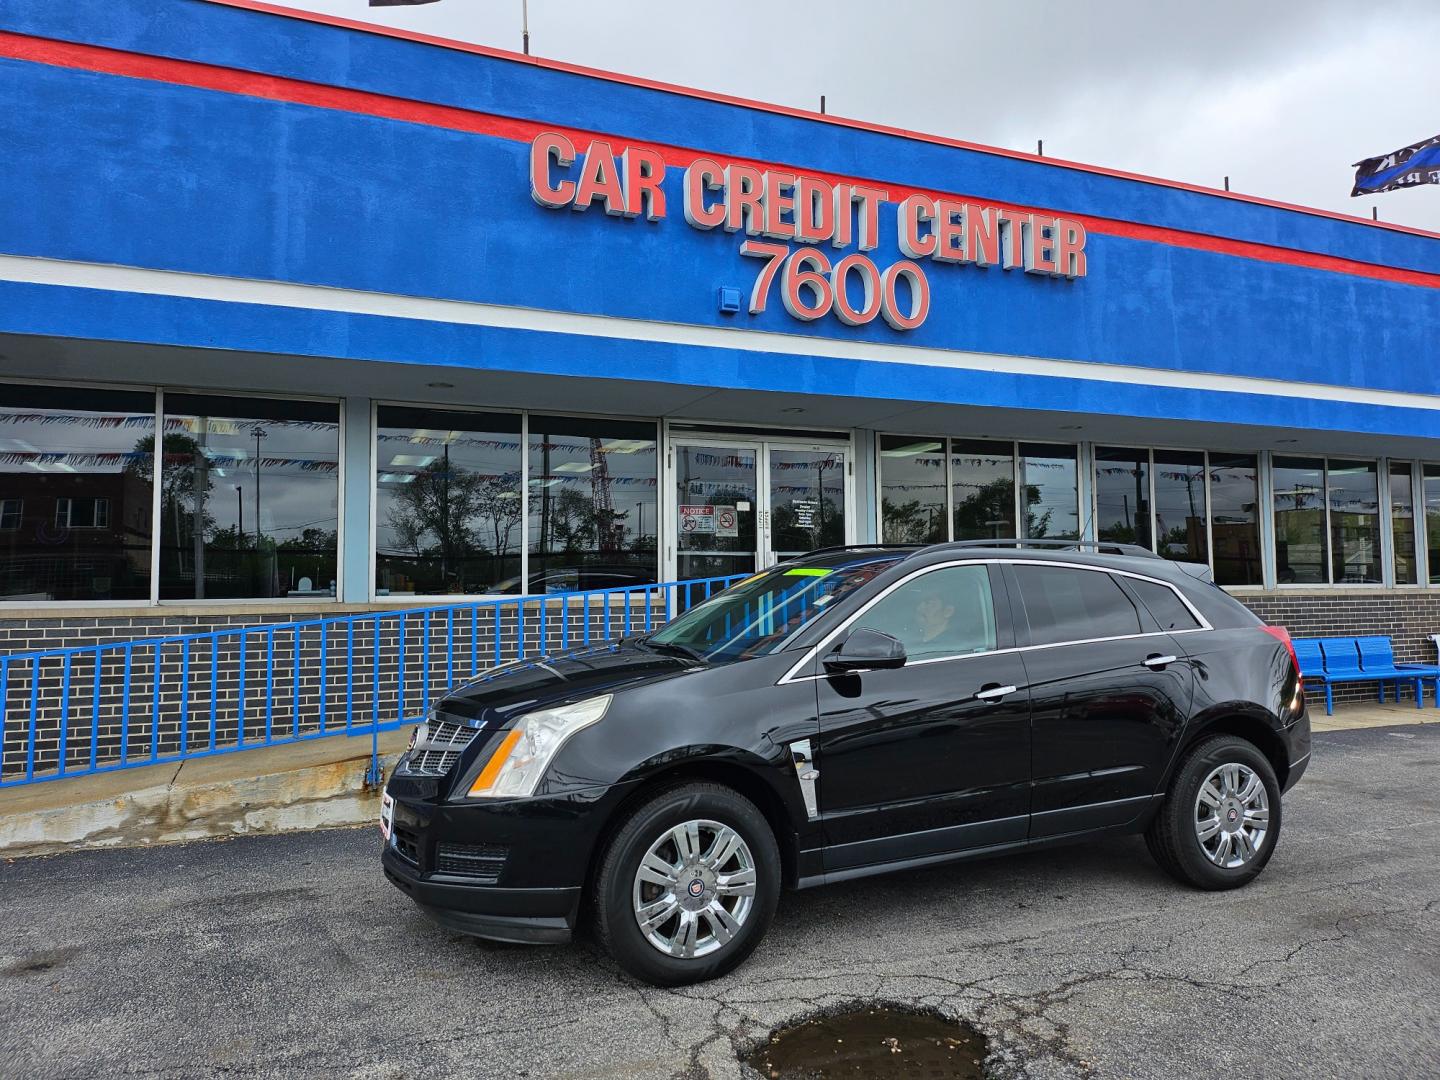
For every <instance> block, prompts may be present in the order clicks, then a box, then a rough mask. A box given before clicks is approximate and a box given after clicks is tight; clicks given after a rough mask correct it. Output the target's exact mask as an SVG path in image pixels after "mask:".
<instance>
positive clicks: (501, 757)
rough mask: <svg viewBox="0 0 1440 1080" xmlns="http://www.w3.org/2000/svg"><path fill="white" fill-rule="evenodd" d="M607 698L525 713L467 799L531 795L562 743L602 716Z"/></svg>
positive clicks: (478, 778) (481, 773)
mask: <svg viewBox="0 0 1440 1080" xmlns="http://www.w3.org/2000/svg"><path fill="white" fill-rule="evenodd" d="M609 707H610V695H609V694H602V695H601V696H600V697H594V698H587V699H586V700H585V701H577V702H576V703H575V704H573V705H561V706H558V707H557V708H554V709H541V710H540V711H538V712H532V713H526V714H525V715H524V716H522V717H520V718H519V719H518V720H516V721H515V726H514V727H513V728H511V729H510V730H509V731H508V732H507V733H506V735H505V738H504V739H502V740H501V741H500V745H499V746H498V747H496V749H495V752H494V753H493V754H491V755H490V760H489V761H487V762H486V763H485V767H484V768H483V769H481V770H480V775H479V776H477V777H476V778H475V783H473V784H471V785H470V796H471V798H477V799H478V798H490V799H499V798H505V799H512V798H517V797H523V796H526V795H533V794H534V793H535V788H536V786H537V785H538V784H539V783H540V778H541V777H542V776H544V775H545V770H546V769H547V768H549V766H550V762H551V761H553V760H554V758H555V755H556V754H557V753H558V752H559V750H560V748H561V747H562V746H564V745H565V741H566V740H567V739H569V738H570V736H571V735H574V734H575V733H576V732H577V731H579V730H581V729H582V728H587V727H589V726H590V725H591V724H593V723H595V722H596V721H597V720H599V719H600V718H601V717H602V716H604V715H605V710H606V709H608V708H609Z"/></svg>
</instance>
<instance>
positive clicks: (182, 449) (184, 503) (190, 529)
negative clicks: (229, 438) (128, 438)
mask: <svg viewBox="0 0 1440 1080" xmlns="http://www.w3.org/2000/svg"><path fill="white" fill-rule="evenodd" d="M160 445H161V447H162V460H163V466H164V467H163V468H162V469H161V480H160V530H161V537H162V544H163V543H164V541H166V540H168V541H169V542H170V543H173V545H174V547H175V550H176V552H177V565H179V566H182V567H183V565H184V561H185V552H186V551H187V550H190V549H195V548H200V547H201V546H202V545H203V543H204V540H205V537H206V536H208V535H209V534H210V533H211V532H213V531H214V528H215V518H214V516H213V515H212V514H211V513H210V511H209V501H210V492H211V491H212V490H214V487H215V481H214V480H213V478H212V477H211V475H210V463H209V460H208V459H207V458H206V457H205V453H204V449H203V448H202V447H201V445H200V443H199V442H198V441H197V440H196V438H195V437H194V436H193V435H189V434H186V433H185V432H179V431H176V432H170V433H169V434H167V435H166V436H165V437H164V438H163V439H162V440H161V441H160ZM154 452H155V436H154V435H146V436H145V437H144V438H142V439H140V440H139V441H138V442H137V443H136V444H135V449H134V452H133V455H132V457H131V459H130V461H129V462H127V463H126V465H125V471H126V472H128V473H130V474H132V475H134V476H137V477H139V478H141V479H144V480H147V481H149V482H150V483H152V484H153V483H154V476H155V473H154V469H153V466H152V468H151V469H150V472H149V476H145V475H144V471H143V470H144V467H143V465H142V464H141V455H151V454H153V453H154ZM201 558H203V555H202V556H199V557H197V559H196V562H197V565H198V564H199V562H200V559H201Z"/></svg>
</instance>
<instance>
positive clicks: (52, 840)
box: [0, 697, 1440, 858]
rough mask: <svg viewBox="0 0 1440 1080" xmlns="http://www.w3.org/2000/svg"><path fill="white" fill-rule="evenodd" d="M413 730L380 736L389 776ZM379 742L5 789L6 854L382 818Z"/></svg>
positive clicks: (1316, 718) (1417, 720)
mask: <svg viewBox="0 0 1440 1080" xmlns="http://www.w3.org/2000/svg"><path fill="white" fill-rule="evenodd" d="M1310 722H1311V724H1312V726H1313V727H1314V729H1315V730H1316V731H1344V730H1350V729H1360V728H1378V727H1391V726H1396V725H1403V724H1422V723H1423V724H1434V723H1440V709H1436V708H1432V707H1427V708H1424V709H1417V708H1415V703H1414V702H1413V701H1402V702H1399V703H1398V704H1397V703H1394V702H1387V703H1385V704H1383V705H1382V704H1380V703H1378V702H1369V703H1366V704H1345V705H1340V706H1337V707H1336V710H1335V715H1334V716H1326V715H1325V707H1324V704H1323V701H1322V702H1321V703H1320V704H1319V705H1318V707H1317V704H1316V701H1315V699H1314V698H1313V697H1312V698H1311V703H1310ZM409 736H410V729H409V728H404V729H402V730H400V731H393V732H389V733H387V734H385V735H382V736H381V738H380V752H381V764H382V765H383V767H384V769H385V774H386V775H387V776H388V775H389V773H390V770H391V769H392V768H393V767H394V765H395V762H396V760H397V759H398V758H399V756H400V753H401V751H403V749H404V747H405V742H406V740H407V739H408V738H409ZM369 758H370V740H369V738H348V737H346V736H344V735H335V736H331V737H329V738H325V739H316V740H313V741H310V742H303V743H294V744H291V745H288V746H273V747H266V748H264V749H259V750H245V751H241V752H239V753H233V754H222V755H219V756H216V757H209V758H196V759H193V760H191V761H187V762H184V763H181V764H173V763H172V764H169V765H150V766H145V767H143V768H138V769H125V770H121V771H119V772H112V773H105V774H102V775H100V776H88V777H78V778H76V779H73V780H54V781H50V782H47V783H42V784H35V785H33V786H27V787H22V788H12V789H9V790H6V791H0V855H3V856H6V857H9V858H15V857H22V856H28V855H50V854H54V853H55V852H59V851H70V850H74V849H76V848H98V847H144V846H148V845H151V844H165V843H173V842H176V841H182V840H198V839H202V838H204V837H213V836H234V835H241V834H245V833H278V832H291V831H295V830H301V829H318V828H328V827H331V826H337V825H356V824H362V823H365V822H369V821H374V820H376V819H377V818H378V817H379V814H380V799H379V794H378V793H377V792H374V791H367V790H365V786H364V775H365V769H366V766H367V765H368V764H369Z"/></svg>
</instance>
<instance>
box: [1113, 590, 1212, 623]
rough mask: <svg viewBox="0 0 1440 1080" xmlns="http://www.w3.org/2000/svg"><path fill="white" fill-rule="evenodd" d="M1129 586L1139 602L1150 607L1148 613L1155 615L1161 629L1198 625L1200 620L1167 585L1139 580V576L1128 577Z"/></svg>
mask: <svg viewBox="0 0 1440 1080" xmlns="http://www.w3.org/2000/svg"><path fill="white" fill-rule="evenodd" d="M1129 581H1130V587H1131V588H1132V589H1134V590H1135V593H1136V595H1137V596H1139V597H1140V602H1141V603H1142V604H1144V605H1145V606H1146V607H1147V608H1149V609H1150V614H1151V615H1153V616H1155V621H1156V622H1157V623H1159V624H1160V629H1161V630H1196V629H1199V627H1200V621H1199V620H1198V619H1196V618H1195V616H1194V615H1192V614H1191V613H1190V609H1189V608H1188V607H1186V606H1185V603H1184V601H1182V600H1181V599H1180V597H1178V596H1176V595H1175V590H1174V589H1172V588H1170V586H1169V585H1161V584H1159V583H1157V582H1154V581H1141V580H1140V579H1139V578H1130V579H1129Z"/></svg>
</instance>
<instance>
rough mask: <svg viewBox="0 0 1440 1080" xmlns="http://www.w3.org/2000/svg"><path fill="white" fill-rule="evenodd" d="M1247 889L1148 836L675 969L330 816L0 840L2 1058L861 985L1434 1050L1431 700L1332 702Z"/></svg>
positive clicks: (357, 1063) (1295, 1041) (222, 1061)
mask: <svg viewBox="0 0 1440 1080" xmlns="http://www.w3.org/2000/svg"><path fill="white" fill-rule="evenodd" d="M1285 811H1286V818H1285V825H1284V830H1285V831H1284V835H1283V838H1282V841H1281V845H1280V848H1279V850H1278V852H1277V853H1276V856H1275V858H1274V860H1273V861H1272V862H1271V864H1270V867H1269V869H1268V870H1267V871H1266V873H1265V874H1264V876H1262V878H1261V879H1260V880H1259V881H1258V882H1257V883H1256V884H1255V885H1252V886H1251V887H1250V888H1248V889H1244V890H1241V891H1239V892H1235V893H1228V894H1203V893H1198V892H1194V891H1190V890H1186V889H1183V888H1181V887H1179V886H1177V885H1174V884H1172V883H1171V882H1170V881H1169V879H1167V878H1165V877H1163V876H1162V875H1161V874H1160V872H1159V870H1157V869H1156V868H1155V866H1154V865H1153V864H1152V863H1151V862H1150V860H1149V858H1148V856H1147V855H1146V853H1145V851H1144V847H1143V844H1142V843H1141V842H1140V841H1139V840H1135V839H1120V840H1114V841H1109V842H1105V843H1101V844H1096V845H1092V846H1089V847H1082V848H1070V849H1065V850H1061V851H1051V852H1046V853H1036V854H1032V855H1023V856H1016V857H1010V858H1005V859H996V860H993V861H988V862H983V863H975V864H970V865H962V866H958V867H949V868H941V869H934V870H928V871H921V872H913V873H909V874H903V875H898V876H892V877H888V878H879V879H873V880H870V881H864V882H857V883H852V884H847V885H840V886H833V887H830V888H828V889H821V890H816V891H812V892H808V893H800V894H793V895H790V896H787V897H785V898H784V899H782V901H781V906H780V913H779V916H778V918H777V920H776V924H775V926H774V928H773V929H772V930H771V933H770V936H769V938H768V939H767V940H766V941H765V942H764V943H763V944H762V945H761V947H760V950H759V951H758V953H757V954H756V955H755V956H754V957H753V958H752V959H751V961H750V962H749V963H748V964H747V965H745V966H744V967H742V968H741V969H740V970H739V971H738V972H737V973H735V974H732V975H731V976H729V977H727V978H725V979H723V980H720V981H718V982H715V983H710V984H707V985H703V986H698V987H691V988H687V989H683V990H678V991H662V990H655V989H651V988H648V987H642V986H639V985H637V984H635V983H634V982H632V981H630V980H628V979H627V978H625V977H623V976H621V975H620V974H619V973H618V972H617V971H616V969H615V968H614V967H613V966H612V965H611V964H610V963H609V961H608V960H606V959H605V958H604V957H603V956H602V955H601V954H599V953H598V952H597V951H596V950H595V949H594V947H593V946H590V945H585V944H581V945H577V946H574V947H569V948H553V949H530V948H524V947H519V946H491V945H485V944H482V943H478V942H475V941H470V940H466V939H463V938H459V937H454V936H451V935H449V934H447V933H445V932H444V931H442V930H440V929H438V928H437V927H435V926H433V925H432V924H431V923H430V922H428V921H427V920H426V919H425V918H424V917H423V916H422V915H421V914H420V913H419V912H418V910H416V909H415V908H414V907H413V906H412V905H411V904H410V902H409V901H408V900H407V899H406V898H405V897H404V896H402V895H401V894H400V893H399V892H398V891H396V890H395V889H394V888H392V887H391V886H390V885H389V884H388V883H387V882H385V880H384V879H383V878H382V877H381V874H380V871H379V867H378V864H377V859H376V855H377V851H376V848H377V845H378V843H379V839H378V832H377V831H376V830H374V829H364V830H359V829H348V830H335V831H327V832H317V833H308V834H294V835H287V836H277V837H254V838H245V839H239V840H234V841H230V842H208V843H196V844H189V845H183V846H172V847H165V848H158V849H152V850H134V851H112V852H87V853H77V854H74V855H62V856H53V857H49V858H44V859H32V860H24V861H19V862H15V863H12V864H9V865H4V866H3V867H0V901H3V905H0V910H3V921H0V1075H4V1076H14V1077H90V1076H161V1077H165V1076H175V1077H180V1076H213V1075H220V1074H226V1075H238V1076H280V1075H307V1076H355V1077H376V1078H381V1077H411V1076H419V1077H443V1076H465V1077H514V1076H528V1077H675V1076H683V1077H702V1076H709V1077H714V1078H717V1080H718V1078H721V1077H737V1076H740V1075H741V1074H742V1070H741V1067H740V1065H739V1064H738V1061H737V1051H740V1050H744V1049H746V1048H748V1046H749V1045H753V1043H754V1041H755V1040H757V1039H760V1038H763V1037H764V1036H765V1035H766V1034H767V1033H768V1031H769V1030H770V1029H771V1028H772V1026H774V1025H777V1024H780V1023H783V1022H785V1021H787V1020H790V1019H793V1018H795V1017H797V1016H800V1015H803V1014H805V1013H807V1012H810V1011H812V1010H816V1009H823V1008H834V1007H836V1006H839V1005H841V1004H843V1003H846V1002H851V1001H855V1000H864V1001H888V1002H899V1003H905V1004H912V1005H925V1006H930V1007H934V1008H938V1009H940V1010H941V1011H943V1012H945V1013H946V1014H949V1015H952V1016H955V1017H960V1018H965V1019H968V1020H971V1021H973V1022H974V1023H976V1024H977V1025H978V1026H979V1027H980V1028H981V1030H983V1031H984V1032H985V1033H987V1034H988V1035H989V1036H990V1038H991V1042H992V1047H993V1049H994V1050H995V1054H994V1056H993V1057H992V1059H991V1062H990V1065H991V1068H992V1072H993V1073H994V1074H995V1075H997V1076H1034V1077H1167V1078H1173V1077H1190V1076H1207V1077H1213V1076H1225V1077H1227V1078H1237V1077H1251V1076H1255V1077H1296V1076H1304V1077H1306V1080H1320V1078H1324V1077H1346V1078H1349V1077H1356V1076H1365V1077H1423V1076H1440V726H1436V725H1430V726H1427V727H1424V728H1421V727H1396V728H1385V729H1374V730H1367V731H1350V732H1330V733H1323V734H1320V735H1318V736H1317V738H1316V751H1315V763H1314V765H1313V767H1312V768H1311V770H1310V772H1309V774H1308V775H1307V776H1306V778H1305V780H1304V781H1303V782H1302V783H1301V785H1300V786H1299V788H1297V789H1296V791H1295V792H1293V793H1292V794H1291V796H1290V797H1288V798H1287V799H1286V803H1285Z"/></svg>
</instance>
